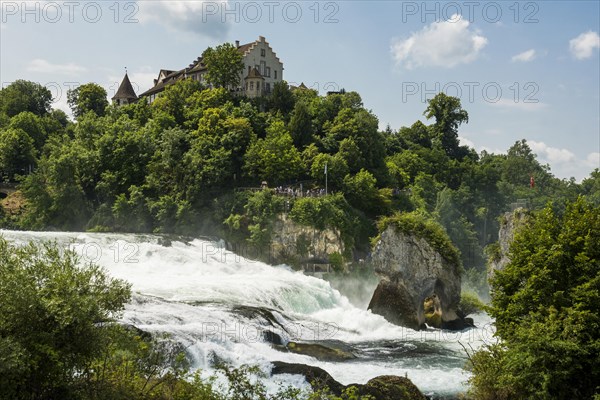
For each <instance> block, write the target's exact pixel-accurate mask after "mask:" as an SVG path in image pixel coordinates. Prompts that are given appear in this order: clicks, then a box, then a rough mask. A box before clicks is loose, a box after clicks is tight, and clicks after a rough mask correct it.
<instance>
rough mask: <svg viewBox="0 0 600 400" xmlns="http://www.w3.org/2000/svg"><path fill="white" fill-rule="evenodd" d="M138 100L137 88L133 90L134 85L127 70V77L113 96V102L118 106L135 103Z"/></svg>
mask: <svg viewBox="0 0 600 400" xmlns="http://www.w3.org/2000/svg"><path fill="white" fill-rule="evenodd" d="M137 100H138V97H137V95H136V94H135V90H133V86H131V81H130V80H129V76H127V72H125V77H124V78H123V81H122V82H121V85H120V86H119V90H117V93H116V94H115V95H114V96H113V98H112V102H113V104H116V105H117V106H124V105H127V104H131V103H135V102H136V101H137Z"/></svg>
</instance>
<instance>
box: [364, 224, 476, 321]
mask: <svg viewBox="0 0 600 400" xmlns="http://www.w3.org/2000/svg"><path fill="white" fill-rule="evenodd" d="M432 241H433V240H432V239H431V238H427V237H426V236H420V235H416V234H412V233H407V232H404V231H402V230H401V229H398V227H396V226H395V225H393V224H389V225H388V226H387V228H386V229H385V230H384V231H383V232H382V233H381V236H380V239H379V241H378V242H377V244H376V246H375V248H374V251H373V254H372V263H373V266H374V268H375V272H377V274H378V275H379V276H380V277H381V282H380V284H379V286H378V287H377V289H376V290H375V293H374V294H373V298H372V299H371V303H370V304H369V309H370V310H371V311H372V312H373V313H376V314H380V315H382V316H384V317H385V318H386V319H387V320H388V321H390V322H392V323H395V324H397V325H402V326H406V327H408V328H412V329H420V328H423V327H424V324H425V323H427V325H429V326H432V327H438V328H447V329H462V328H464V327H465V326H466V325H465V321H463V319H462V318H461V317H460V316H459V312H458V305H459V302H460V287H461V278H460V270H461V268H460V264H459V261H458V260H457V258H456V257H444V256H443V255H442V251H440V246H435V245H433V244H432ZM467 325H468V324H467Z"/></svg>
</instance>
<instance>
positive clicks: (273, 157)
mask: <svg viewBox="0 0 600 400" xmlns="http://www.w3.org/2000/svg"><path fill="white" fill-rule="evenodd" d="M244 169H245V170H246V172H247V173H248V174H249V175H250V176H252V177H257V178H260V179H262V180H267V181H269V182H272V183H275V184H278V183H284V182H286V181H289V180H291V179H293V178H294V177H296V176H298V174H299V173H300V171H301V170H302V159H301V158H300V152H299V151H298V149H296V147H294V143H293V141H292V136H291V135H290V134H289V132H288V131H287V130H286V129H285V125H284V124H283V122H281V121H276V122H274V123H272V124H271V126H269V128H268V129H267V137H266V138H264V139H258V140H257V141H255V142H254V143H252V144H251V145H250V147H249V148H248V151H247V152H246V156H245V165H244Z"/></svg>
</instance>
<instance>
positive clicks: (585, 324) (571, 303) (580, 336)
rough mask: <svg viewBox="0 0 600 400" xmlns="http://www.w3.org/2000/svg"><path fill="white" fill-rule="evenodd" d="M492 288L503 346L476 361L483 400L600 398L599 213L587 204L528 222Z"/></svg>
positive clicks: (549, 210)
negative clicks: (508, 261)
mask: <svg viewBox="0 0 600 400" xmlns="http://www.w3.org/2000/svg"><path fill="white" fill-rule="evenodd" d="M510 257H511V261H510V263H509V264H508V265H507V266H506V267H505V269H504V270H501V271H497V272H496V273H495V277H494V279H493V281H492V286H493V292H492V305H491V307H490V309H489V312H490V314H491V315H492V316H493V317H494V318H495V319H496V327H497V336H498V338H499V343H498V344H495V345H491V346H490V347H489V348H487V349H484V350H482V351H480V352H478V353H476V354H475V355H474V356H473V369H474V377H473V378H472V379H471V383H472V384H473V390H472V392H473V395H474V397H475V398H478V399H589V398H592V397H593V396H600V386H599V385H598V382H600V359H599V358H598V357H599V356H598V355H599V354H600V207H599V206H597V205H593V204H592V203H590V202H588V201H587V200H585V199H584V198H579V199H578V200H576V201H574V202H572V203H570V204H568V205H567V206H566V209H564V210H562V209H559V210H558V211H557V210H556V209H555V207H552V206H551V205H549V206H548V207H546V208H544V209H543V210H542V211H540V212H538V213H536V214H535V215H534V216H533V217H532V218H530V219H529V220H528V223H527V225H526V226H525V227H523V228H521V229H520V230H519V232H518V233H517V235H516V236H515V239H514V242H513V243H512V245H511V247H510Z"/></svg>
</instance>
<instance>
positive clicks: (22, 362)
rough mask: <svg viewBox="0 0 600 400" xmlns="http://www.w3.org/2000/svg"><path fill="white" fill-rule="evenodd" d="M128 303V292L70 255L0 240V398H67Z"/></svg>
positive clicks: (52, 248)
mask: <svg viewBox="0 0 600 400" xmlns="http://www.w3.org/2000/svg"><path fill="white" fill-rule="evenodd" d="M16 288H18V290H17V289H16ZM129 297H130V289H129V285H128V284H126V283H125V282H123V281H120V280H115V279H111V278H109V277H108V276H107V275H106V273H105V272H104V271H103V270H102V269H100V268H99V267H97V266H94V265H86V266H80V265H79V264H78V260H77V257H76V254H75V253H74V252H71V251H66V252H65V251H63V250H62V249H59V247H58V246H57V245H51V244H45V245H34V244H29V245H28V246H25V247H16V246H13V245H10V244H8V243H7V242H6V240H4V239H3V238H0V387H2V393H1V394H0V396H2V398H12V399H51V398H73V397H72V396H73V392H72V390H73V387H74V386H75V385H73V384H72V383H73V381H74V380H76V379H77V376H78V375H79V374H81V373H83V372H84V371H85V370H86V369H87V368H88V367H89V366H90V364H91V363H92V362H93V360H94V359H95V358H96V357H98V356H100V354H101V353H102V351H103V350H104V348H105V346H106V333H107V325H106V324H107V323H109V322H111V321H114V320H115V318H116V317H117V316H118V315H119V313H120V312H121V311H122V310H123V308H124V306H125V303H126V302H127V301H128V300H129ZM4 396H6V397H4Z"/></svg>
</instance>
